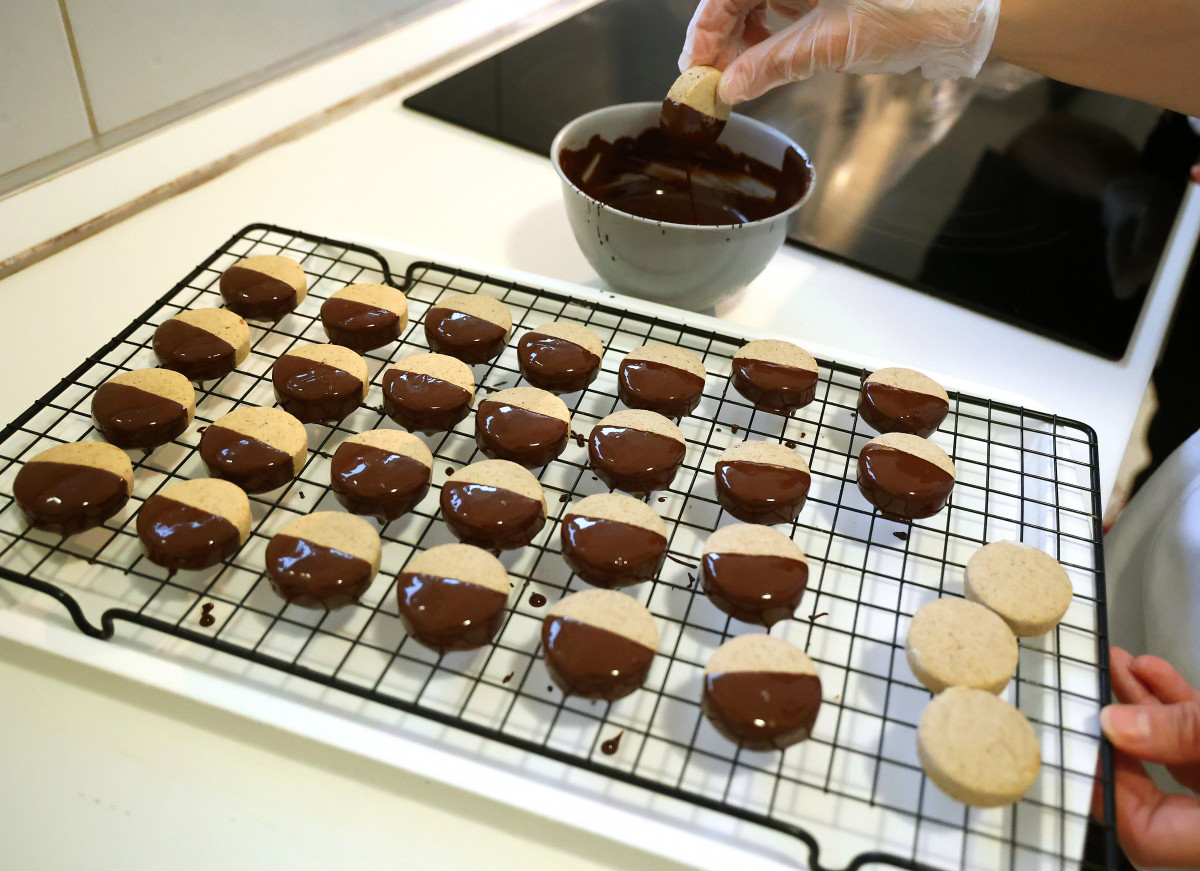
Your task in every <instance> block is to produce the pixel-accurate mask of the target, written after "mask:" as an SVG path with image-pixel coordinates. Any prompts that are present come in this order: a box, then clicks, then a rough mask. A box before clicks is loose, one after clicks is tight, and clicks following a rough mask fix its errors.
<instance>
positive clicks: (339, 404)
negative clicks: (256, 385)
mask: <svg viewBox="0 0 1200 871" xmlns="http://www.w3.org/2000/svg"><path fill="white" fill-rule="evenodd" d="M271 384H272V385H273V386H274V387H275V399H276V400H277V401H278V402H279V404H280V406H281V407H282V408H283V410H284V411H286V412H287V413H288V414H290V415H292V416H293V417H295V418H296V420H298V421H300V422H301V423H320V422H336V421H339V420H341V419H342V418H344V417H346V415H348V414H350V413H351V412H352V411H354V410H355V409H356V408H358V407H359V406H360V405H362V404H363V400H365V399H366V398H367V387H368V385H369V384H370V375H369V374H368V373H367V364H366V363H364V362H363V359H362V357H360V356H359V355H358V354H356V353H354V352H353V351H351V350H350V349H349V348H345V347H343V346H341V345H300V346H298V347H295V348H292V349H291V350H290V351H288V352H287V353H286V354H283V355H281V356H280V357H278V358H277V359H276V360H275V363H274V364H273V365H272V366H271Z"/></svg>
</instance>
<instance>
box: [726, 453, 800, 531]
mask: <svg viewBox="0 0 1200 871" xmlns="http://www.w3.org/2000/svg"><path fill="white" fill-rule="evenodd" d="M713 479H714V480H715V482H716V486H717V501H718V502H720V503H721V507H722V508H724V509H725V510H726V511H728V512H729V513H730V514H732V515H733V516H734V517H736V518H737V519H738V520H744V521H745V522H746V523H766V524H768V525H769V524H772V523H791V522H792V521H793V520H795V519H796V518H797V517H798V516H799V515H800V509H801V508H803V507H804V500H805V498H806V497H807V496H808V488H809V485H810V484H811V483H812V475H811V474H810V472H809V470H808V463H806V462H805V461H804V457H802V456H800V454H799V453H798V452H797V451H794V450H792V449H791V448H789V447H787V446H785V445H781V444H779V443H778V442H760V441H744V442H738V443H737V444H735V445H731V446H730V447H728V448H726V449H725V451H723V452H722V453H721V455H720V456H719V457H717V464H716V466H715V467H714V469H713Z"/></svg>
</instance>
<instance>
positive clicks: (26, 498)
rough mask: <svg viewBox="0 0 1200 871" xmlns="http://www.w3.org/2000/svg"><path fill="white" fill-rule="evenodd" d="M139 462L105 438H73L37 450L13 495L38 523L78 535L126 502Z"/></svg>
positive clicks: (37, 525) (31, 520)
mask: <svg viewBox="0 0 1200 871" xmlns="http://www.w3.org/2000/svg"><path fill="white" fill-rule="evenodd" d="M132 492H133V465H132V464H131V463H130V462H129V457H127V456H126V455H125V452H124V451H123V450H121V449H120V448H116V447H113V446H112V445H110V444H105V443H104V442H93V441H84V442H68V443H67V444H63V445H55V446H54V447H51V448H46V450H44V451H41V452H40V453H38V454H35V455H34V457H33V458H32V459H30V460H28V461H26V463H25V465H23V466H22V467H21V469H20V471H18V472H17V476H16V478H14V479H13V499H15V500H16V503H17V507H18V508H20V509H21V514H22V515H23V516H24V518H25V521H26V522H27V523H28V524H29V525H30V526H32V527H33V528H34V529H44V530H46V531H47V532H57V533H58V534H60V535H74V534H75V533H77V532H83V531H84V530H86V529H91V528H92V527H94V526H99V525H100V524H101V523H103V522H104V521H105V520H107V519H108V518H110V517H112V516H113V515H114V514H116V513H117V512H118V511H120V510H121V509H122V508H124V507H125V503H126V502H128V501H129V496H130V494H131V493H132Z"/></svg>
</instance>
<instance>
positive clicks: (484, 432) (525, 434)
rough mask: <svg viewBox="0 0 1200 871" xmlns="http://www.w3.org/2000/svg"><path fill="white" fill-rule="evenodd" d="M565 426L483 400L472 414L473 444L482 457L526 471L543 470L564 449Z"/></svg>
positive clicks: (566, 429) (544, 415)
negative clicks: (506, 461) (517, 466)
mask: <svg viewBox="0 0 1200 871" xmlns="http://www.w3.org/2000/svg"><path fill="white" fill-rule="evenodd" d="M570 435H571V430H570V427H569V426H568V425H567V422H566V421H564V420H562V419H560V418H557V417H550V416H549V415H546V414H538V413H537V412H533V411H529V410H528V409H525V408H520V407H519V406H516V405H509V404H508V403H504V402H496V401H495V400H492V399H485V400H484V401H483V402H481V403H479V408H478V410H476V412H475V444H477V445H479V450H480V451H481V452H482V453H483V455H484V456H485V457H491V458H492V459H493V460H511V461H512V462H514V463H520V464H521V465H522V466H525V467H527V468H530V469H535V468H537V467H538V466H544V465H546V463H548V462H550V461H551V460H553V459H554V458H555V457H557V456H558V455H559V454H561V453H562V452H563V450H564V449H565V448H566V446H567V440H568V438H569V437H570Z"/></svg>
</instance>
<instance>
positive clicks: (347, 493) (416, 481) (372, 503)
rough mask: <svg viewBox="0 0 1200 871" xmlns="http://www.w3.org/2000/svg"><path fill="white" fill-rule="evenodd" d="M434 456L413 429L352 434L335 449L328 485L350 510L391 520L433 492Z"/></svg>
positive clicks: (375, 430)
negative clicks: (431, 485)
mask: <svg viewBox="0 0 1200 871" xmlns="http://www.w3.org/2000/svg"><path fill="white" fill-rule="evenodd" d="M432 475H433V455H432V454H431V453H429V448H427V447H425V443H424V442H423V441H421V440H420V439H419V438H417V437H416V436H415V435H413V434H412V433H407V432H399V431H397V430H394V429H373V430H371V431H369V432H364V433H359V434H358V435H352V436H350V437H349V438H348V439H346V440H345V441H344V442H342V443H341V444H340V445H338V449H337V450H336V451H334V452H333V459H331V460H330V461H329V484H330V486H331V487H332V488H333V495H334V496H335V497H336V498H337V501H338V502H340V503H342V505H343V506H344V507H345V509H346V510H347V511H350V512H352V513H354V514H365V515H367V516H368V517H374V518H375V519H376V520H378V521H379V522H380V523H388V522H390V521H392V520H395V519H396V518H397V517H400V516H401V515H403V514H405V513H407V512H409V511H411V510H412V508H413V506H415V505H416V504H417V503H418V502H420V501H421V500H422V499H424V498H425V494H426V493H428V492H429V480H430V478H431V477H432Z"/></svg>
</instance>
